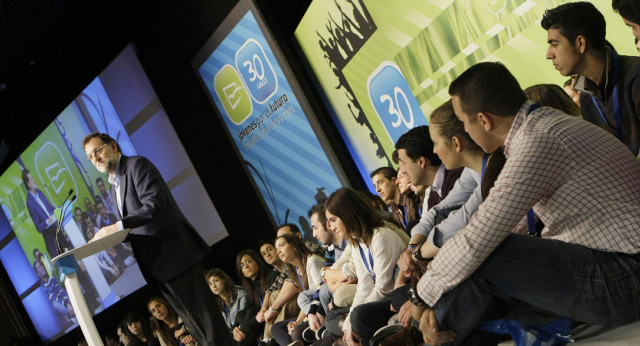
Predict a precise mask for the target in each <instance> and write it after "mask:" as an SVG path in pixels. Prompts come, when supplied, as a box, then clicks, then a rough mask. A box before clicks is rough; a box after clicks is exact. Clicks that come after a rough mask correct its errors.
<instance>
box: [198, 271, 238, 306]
mask: <svg viewBox="0 0 640 346" xmlns="http://www.w3.org/2000/svg"><path fill="white" fill-rule="evenodd" d="M212 276H215V277H217V278H219V279H220V280H222V282H224V295H226V296H227V297H229V301H231V300H234V299H236V297H237V296H238V291H236V283H235V282H234V281H233V279H232V278H231V276H229V274H227V273H226V272H225V271H224V270H222V269H220V268H213V269H209V270H207V272H206V273H204V278H205V279H206V280H207V284H208V283H209V279H211V277H212ZM224 304H225V303H224V300H223V299H222V298H220V299H218V306H220V311H224Z"/></svg>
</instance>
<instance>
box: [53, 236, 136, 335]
mask: <svg viewBox="0 0 640 346" xmlns="http://www.w3.org/2000/svg"><path fill="white" fill-rule="evenodd" d="M130 231H131V230H130V229H123V230H122V231H118V232H115V233H113V234H110V235H108V236H106V237H104V238H100V239H98V240H96V241H93V242H90V243H86V244H84V245H82V246H78V247H77V248H75V249H72V250H69V251H67V252H65V253H63V254H61V255H58V256H56V257H54V258H53V259H52V260H51V265H52V266H53V267H54V268H57V269H58V273H59V277H58V279H59V280H60V282H61V283H64V287H65V289H66V290H67V294H69V300H70V301H71V306H73V311H74V312H75V314H76V317H77V318H78V323H79V324H80V329H81V330H82V334H84V337H85V339H86V340H87V342H88V343H89V345H90V346H104V344H103V343H102V338H101V337H100V334H98V330H97V329H96V325H95V323H93V318H92V317H91V312H90V311H89V307H88V306H87V302H86V300H85V299H84V296H83V294H82V289H81V288H80V282H79V281H78V276H77V274H76V272H77V271H78V261H80V260H82V259H84V258H86V257H89V256H91V255H95V254H97V253H99V252H100V251H104V250H106V249H108V248H110V247H113V246H115V245H117V244H120V243H122V242H123V241H124V240H125V238H126V237H127V235H129V232H130Z"/></svg>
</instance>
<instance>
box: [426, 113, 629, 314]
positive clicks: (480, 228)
mask: <svg viewBox="0 0 640 346" xmlns="http://www.w3.org/2000/svg"><path fill="white" fill-rule="evenodd" d="M531 105H532V103H531V101H527V102H526V103H525V104H524V105H523V106H522V108H521V109H520V111H519V112H518V114H517V115H516V117H515V118H514V122H513V124H512V126H511V129H510V131H509V133H508V135H507V138H506V140H505V143H504V152H505V156H506V157H507V162H506V163H505V165H504V168H503V169H502V172H501V173H500V175H499V176H498V179H497V180H496V182H495V186H494V187H493V189H492V190H491V192H490V193H489V196H488V197H487V199H486V200H485V202H484V203H482V204H481V205H480V207H479V209H478V211H477V212H476V213H475V214H474V215H473V216H472V218H471V220H470V221H469V224H468V225H467V226H466V227H465V228H464V229H463V230H461V231H460V232H458V233H457V234H456V235H455V236H454V237H453V238H451V239H450V240H449V241H448V242H447V243H446V244H445V245H444V246H443V247H442V249H441V250H440V252H439V253H438V256H436V258H435V259H434V261H433V262H431V263H430V265H429V267H428V270H427V271H426V272H425V274H424V275H423V277H422V279H421V280H420V282H419V283H418V292H419V294H420V296H421V297H422V298H423V299H424V300H425V302H427V304H429V305H432V306H433V305H434V304H435V303H436V302H437V301H438V299H439V298H440V296H441V295H442V294H443V293H445V292H447V291H448V290H450V289H451V288H453V287H455V286H457V285H458V284H459V283H460V282H462V281H463V280H464V279H466V278H467V277H469V276H470V275H471V274H472V273H473V272H474V271H475V270H476V268H478V267H479V266H480V265H481V264H482V262H483V261H484V260H485V259H486V258H487V257H488V256H489V255H490V254H491V252H492V251H493V250H494V249H495V248H496V247H497V246H498V245H499V244H500V243H501V242H502V241H503V240H504V239H505V238H506V237H507V235H508V234H509V233H510V232H518V233H523V234H526V233H527V222H526V213H527V211H528V210H529V209H530V208H531V207H533V208H534V211H535V213H536V215H537V216H538V217H539V218H540V219H542V221H543V222H544V224H545V225H546V226H545V228H544V230H543V232H542V237H543V238H550V239H558V240H561V241H564V242H568V243H573V244H578V245H582V246H585V247H588V248H592V249H597V250H601V251H610V252H622V253H638V252H640V232H638V230H639V229H640V164H639V163H638V162H637V161H636V160H635V157H634V156H633V155H632V154H631V152H630V151H629V150H628V149H627V148H626V147H625V146H624V145H623V144H622V143H620V141H618V140H617V139H616V138H615V137H614V136H612V135H610V134H608V133H606V132H605V131H604V130H603V129H601V128H599V127H597V126H595V125H593V124H591V123H589V122H586V121H584V120H582V119H577V118H572V117H570V116H568V115H564V114H562V112H560V111H558V110H556V109H553V108H548V107H542V108H538V109H536V110H535V111H533V112H531V114H530V115H529V116H527V112H528V110H529V107H531ZM523 256H524V255H523Z"/></svg>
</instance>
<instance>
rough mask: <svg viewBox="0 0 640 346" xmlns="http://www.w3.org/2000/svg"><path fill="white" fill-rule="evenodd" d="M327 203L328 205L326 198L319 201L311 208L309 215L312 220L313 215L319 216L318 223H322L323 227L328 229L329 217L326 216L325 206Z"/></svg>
mask: <svg viewBox="0 0 640 346" xmlns="http://www.w3.org/2000/svg"><path fill="white" fill-rule="evenodd" d="M325 203H327V199H326V198H324V199H322V200H321V201H318V203H317V204H316V205H314V206H312V207H311V209H309V212H308V215H309V218H311V215H313V214H318V221H320V223H321V224H322V227H324V228H325V230H326V228H327V216H326V215H325V214H324V206H325Z"/></svg>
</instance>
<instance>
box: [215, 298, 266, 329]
mask: <svg viewBox="0 0 640 346" xmlns="http://www.w3.org/2000/svg"><path fill="white" fill-rule="evenodd" d="M260 305H262V304H260ZM224 312H225V315H227V319H228V320H229V322H230V323H231V326H232V327H233V324H234V323H233V322H234V321H233V320H232V319H231V311H229V307H228V306H227V304H224Z"/></svg>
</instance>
